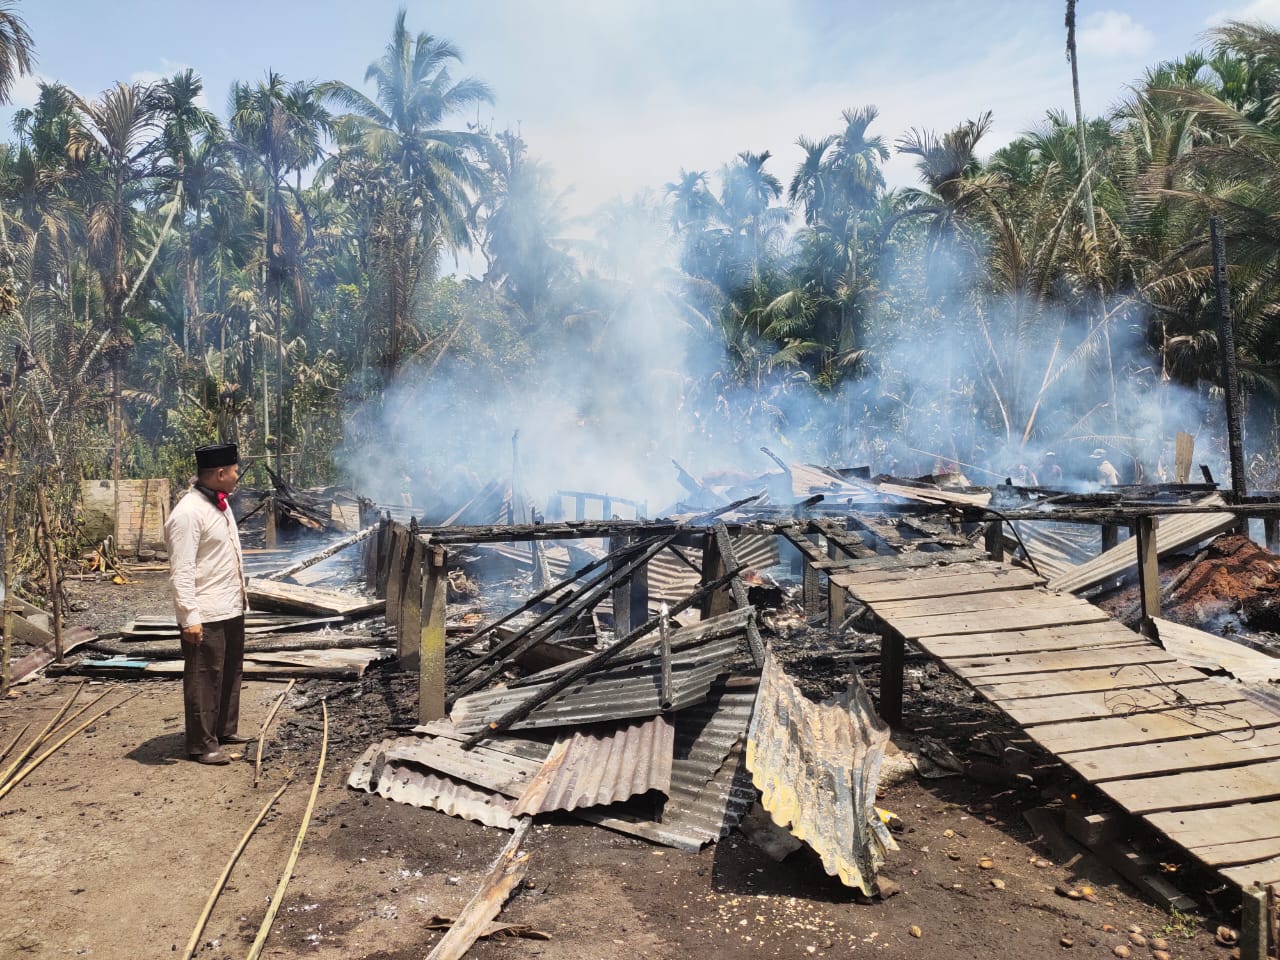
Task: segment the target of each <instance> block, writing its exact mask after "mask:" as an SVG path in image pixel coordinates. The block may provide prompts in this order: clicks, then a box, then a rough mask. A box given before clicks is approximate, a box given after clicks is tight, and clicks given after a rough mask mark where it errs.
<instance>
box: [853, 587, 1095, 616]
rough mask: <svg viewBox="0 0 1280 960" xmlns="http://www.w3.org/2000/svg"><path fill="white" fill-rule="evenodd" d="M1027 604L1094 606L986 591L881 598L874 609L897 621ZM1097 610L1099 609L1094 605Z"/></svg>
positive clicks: (1043, 595)
mask: <svg viewBox="0 0 1280 960" xmlns="http://www.w3.org/2000/svg"><path fill="white" fill-rule="evenodd" d="M1023 607H1046V608H1050V607H1051V608H1054V609H1062V610H1084V609H1088V608H1090V607H1093V604H1091V603H1089V602H1088V601H1087V600H1081V599H1079V598H1078V597H1073V596H1071V595H1070V594H1062V593H1048V592H1046V591H1044V590H996V591H988V592H986V593H970V594H947V595H944V596H938V597H925V598H922V599H913V600H881V601H877V602H874V603H871V608H872V609H873V610H875V612H876V613H877V614H878V615H879V616H881V617H884V619H886V620H892V621H894V622H896V621H898V620H910V619H913V618H915V617H937V616H945V615H947V614H952V613H976V612H979V611H986V610H1020V609H1022V608H1023ZM1093 609H1095V610H1096V609H1097V608H1096V607H1093Z"/></svg>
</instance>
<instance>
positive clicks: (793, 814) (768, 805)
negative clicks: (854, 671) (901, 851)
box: [747, 653, 897, 896]
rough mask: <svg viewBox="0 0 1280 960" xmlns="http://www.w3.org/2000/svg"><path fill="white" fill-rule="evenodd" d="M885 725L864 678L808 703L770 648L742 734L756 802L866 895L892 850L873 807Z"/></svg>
mask: <svg viewBox="0 0 1280 960" xmlns="http://www.w3.org/2000/svg"><path fill="white" fill-rule="evenodd" d="M888 739H889V727H888V726H887V725H886V724H885V723H883V722H882V721H881V720H880V718H879V717H878V716H876V713H875V710H874V708H873V707H872V704H871V698H870V696H869V695H868V694H867V692H866V690H865V689H864V688H863V686H862V683H861V682H860V681H859V680H858V679H857V677H856V676H855V677H854V685H853V686H852V687H851V688H850V689H849V690H846V691H843V692H841V693H839V694H837V695H836V696H835V697H833V698H832V699H830V700H828V701H826V702H825V703H821V704H818V703H813V702H811V701H810V700H808V699H807V698H806V697H805V695H804V694H803V693H802V692H801V691H800V688H799V687H797V686H796V685H795V683H793V682H792V681H791V679H790V678H789V677H788V676H787V675H786V674H785V673H784V672H783V670H782V668H781V667H780V666H779V665H778V661H777V660H776V659H775V658H774V657H773V654H772V653H769V654H767V655H766V657H765V666H764V673H763V675H762V676H761V679H760V692H759V694H758V696H757V698H756V710H755V713H754V714H753V716H752V718H751V727H750V731H749V733H748V735H747V766H748V768H750V770H751V773H752V775H753V779H754V781H755V785H756V786H757V787H759V788H760V791H761V795H762V796H761V800H760V802H761V804H762V805H763V806H764V808H765V809H766V810H768V811H769V813H770V815H771V816H772V817H773V820H774V822H775V823H777V824H778V825H779V826H781V827H786V828H788V829H789V830H790V831H791V833H792V834H793V835H794V836H795V837H796V838H797V839H799V840H803V841H804V842H805V843H807V844H808V845H809V846H810V847H812V848H813V850H814V851H815V852H816V853H817V854H818V856H820V857H821V858H822V865H823V867H825V868H826V871H827V873H828V874H830V875H831V876H838V877H839V878H840V881H841V882H842V883H844V884H845V885H846V886H851V887H858V888H859V889H861V890H862V892H863V893H865V894H867V895H868V896H869V895H870V894H871V892H872V889H871V884H872V881H873V880H874V878H875V874H876V870H877V869H878V868H879V867H880V865H881V864H882V863H884V853H885V850H891V849H897V845H896V844H895V843H894V842H893V838H892V837H891V836H890V835H889V832H888V830H887V829H885V827H884V825H883V824H882V823H881V822H880V818H879V816H878V815H877V814H876V811H875V806H874V804H875V795H876V782H877V781H878V780H879V777H880V763H881V760H882V759H883V758H884V745H885V743H886V742H887V741H888Z"/></svg>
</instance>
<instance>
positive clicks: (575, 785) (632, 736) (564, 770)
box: [514, 717, 675, 814]
mask: <svg viewBox="0 0 1280 960" xmlns="http://www.w3.org/2000/svg"><path fill="white" fill-rule="evenodd" d="M674 748H675V728H674V727H672V726H671V724H669V723H667V721H666V720H664V719H663V718H662V717H654V718H653V719H652V720H648V721H645V722H644V723H632V724H628V725H627V726H625V727H621V728H619V729H615V730H613V731H611V732H609V733H607V734H606V733H603V732H592V731H580V730H579V731H575V732H574V733H573V734H572V735H570V736H566V737H562V738H561V739H559V740H558V741H556V743H555V745H554V746H552V748H551V752H550V753H549V754H548V755H547V759H546V761H545V762H544V763H543V764H542V767H541V769H539V770H538V772H537V773H536V774H535V775H534V776H533V778H532V780H531V781H530V782H529V784H528V786H527V788H526V789H525V792H524V793H523V794H522V795H521V797H520V799H519V801H518V802H517V803H516V806H515V811H514V812H515V813H517V814H526V813H529V814H537V813H545V812H546V811H548V810H576V809H577V808H578V807H595V806H600V805H602V804H610V803H617V802H618V801H620V800H626V799H627V798H628V797H633V796H635V795H636V794H640V793H648V792H649V791H650V790H661V791H662V792H664V793H665V792H666V791H667V789H668V788H670V786H671V758H672V754H673V752H674Z"/></svg>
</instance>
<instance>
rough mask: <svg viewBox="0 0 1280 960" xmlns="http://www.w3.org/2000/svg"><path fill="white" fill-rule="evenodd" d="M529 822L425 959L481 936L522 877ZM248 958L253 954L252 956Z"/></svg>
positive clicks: (460, 950) (434, 959)
mask: <svg viewBox="0 0 1280 960" xmlns="http://www.w3.org/2000/svg"><path fill="white" fill-rule="evenodd" d="M532 822H533V821H532V819H531V818H529V817H525V818H523V819H521V820H520V822H519V823H518V824H517V826H516V829H515V830H514V832H513V833H512V834H511V839H510V840H508V841H507V845H506V846H505V847H503V849H502V852H501V853H500V854H498V858H497V859H496V860H494V861H493V866H491V867H490V868H489V875H488V876H487V877H485V879H484V882H483V883H481V884H480V889H479V890H477V891H476V894H475V896H473V897H472V898H471V900H470V902H469V903H468V904H467V905H466V906H465V907H464V908H463V909H462V913H461V914H459V915H458V919H457V920H456V921H454V924H453V926H452V927H450V928H449V932H448V933H446V934H445V935H444V937H443V938H442V939H441V940H440V942H439V943H437V944H436V945H435V949H433V950H432V951H431V952H430V953H429V954H427V960H459V958H460V957H462V956H463V955H464V954H465V953H466V952H467V951H468V950H470V949H471V945H472V944H473V943H475V942H476V940H477V939H478V938H479V937H480V936H481V934H482V933H483V931H484V930H485V929H486V928H487V927H488V925H489V923H490V921H492V920H493V919H494V918H495V917H496V916H497V915H498V913H499V911H501V910H502V905H503V904H504V903H506V902H507V897H509V896H511V891H512V890H514V889H515V888H516V886H517V884H519V883H520V881H521V880H522V879H523V878H524V872H525V869H526V868H527V866H528V862H529V854H527V853H522V854H520V855H518V856H517V853H516V852H517V851H518V850H519V849H520V843H521V842H522V841H523V840H524V837H525V834H526V833H528V832H529V824H531V823H532ZM250 960H253V958H252V957H251V958H250Z"/></svg>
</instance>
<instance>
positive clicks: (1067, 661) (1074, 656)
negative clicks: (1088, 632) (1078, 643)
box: [947, 643, 1174, 680]
mask: <svg viewBox="0 0 1280 960" xmlns="http://www.w3.org/2000/svg"><path fill="white" fill-rule="evenodd" d="M1173 662H1174V660H1173V658H1172V657H1170V656H1169V655H1168V654H1167V653H1165V652H1164V651H1163V650H1161V649H1160V648H1159V647H1157V646H1156V645H1155V644H1153V643H1135V644H1133V645H1132V646H1127V647H1094V648H1091V649H1088V650H1066V651H1058V652H1051V653H1032V654H1026V655H1024V656H1005V657H975V658H973V659H960V660H948V661H947V666H948V667H949V668H951V670H952V671H954V672H955V673H957V674H959V675H960V676H961V677H963V678H964V679H966V680H973V679H978V678H992V677H1008V678H1010V679H1013V678H1016V677H1017V675H1018V674H1022V673H1049V672H1052V671H1055V670H1080V669H1088V668H1090V667H1112V668H1115V667H1127V666H1135V665H1139V664H1141V665H1146V664H1155V663H1173Z"/></svg>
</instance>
